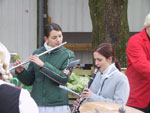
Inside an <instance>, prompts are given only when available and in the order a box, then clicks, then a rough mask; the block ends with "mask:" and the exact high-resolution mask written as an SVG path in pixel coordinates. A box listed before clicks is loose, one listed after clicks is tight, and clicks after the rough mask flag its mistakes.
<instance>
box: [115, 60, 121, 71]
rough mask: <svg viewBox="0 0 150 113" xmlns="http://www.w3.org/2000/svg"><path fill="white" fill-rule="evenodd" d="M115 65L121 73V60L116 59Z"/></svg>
mask: <svg viewBox="0 0 150 113" xmlns="http://www.w3.org/2000/svg"><path fill="white" fill-rule="evenodd" d="M114 63H115V66H116V67H117V68H118V70H119V71H121V65H120V62H119V60H118V59H115V61H114Z"/></svg>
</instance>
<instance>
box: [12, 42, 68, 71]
mask: <svg viewBox="0 0 150 113" xmlns="http://www.w3.org/2000/svg"><path fill="white" fill-rule="evenodd" d="M66 43H67V42H64V43H62V44H60V45H58V46H56V47H54V48H51V49H49V50H47V51H44V52H43V53H40V54H39V55H38V56H39V57H40V56H42V55H44V54H46V53H48V52H50V51H53V50H55V49H57V48H59V47H61V46H63V45H65V44H66ZM28 62H30V61H29V60H27V61H23V62H22V63H21V64H18V65H16V66H12V67H11V68H9V71H11V70H13V69H16V68H17V67H19V66H21V65H24V64H26V63H28Z"/></svg>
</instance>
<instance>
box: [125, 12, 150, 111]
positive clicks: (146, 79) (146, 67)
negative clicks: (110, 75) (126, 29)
mask: <svg viewBox="0 0 150 113" xmlns="http://www.w3.org/2000/svg"><path fill="white" fill-rule="evenodd" d="M144 26H145V28H144V29H143V30H142V31H141V32H140V33H137V34H135V35H133V36H131V37H130V39H129V41H128V44H127V47H126V52H127V63H128V67H127V71H126V75H127V77H128V79H129V84H130V95H129V99H128V102H127V105H128V106H131V107H134V108H137V109H139V110H141V111H143V112H145V113H150V110H149V103H150V13H149V14H148V15H147V16H146V18H145V23H144Z"/></svg>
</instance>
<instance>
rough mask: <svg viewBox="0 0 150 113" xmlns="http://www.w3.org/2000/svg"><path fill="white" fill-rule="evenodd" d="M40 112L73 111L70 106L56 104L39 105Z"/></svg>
mask: <svg viewBox="0 0 150 113" xmlns="http://www.w3.org/2000/svg"><path fill="white" fill-rule="evenodd" d="M38 108H39V113H71V110H70V107H69V106H67V105H65V106H55V107H43V106H42V107H41V106H39V107H38Z"/></svg>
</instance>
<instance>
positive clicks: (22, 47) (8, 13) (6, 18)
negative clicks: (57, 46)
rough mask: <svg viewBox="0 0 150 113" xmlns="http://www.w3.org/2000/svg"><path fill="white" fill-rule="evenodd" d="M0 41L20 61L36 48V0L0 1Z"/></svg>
mask: <svg viewBox="0 0 150 113" xmlns="http://www.w3.org/2000/svg"><path fill="white" fill-rule="evenodd" d="M0 26H1V27H0V41H1V42H2V43H3V44H4V45H5V46H6V47H7V48H8V50H9V51H10V52H13V53H18V54H19V56H20V57H21V59H25V58H27V57H29V56H30V55H31V53H32V52H33V50H35V49H36V46H37V0H0Z"/></svg>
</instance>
